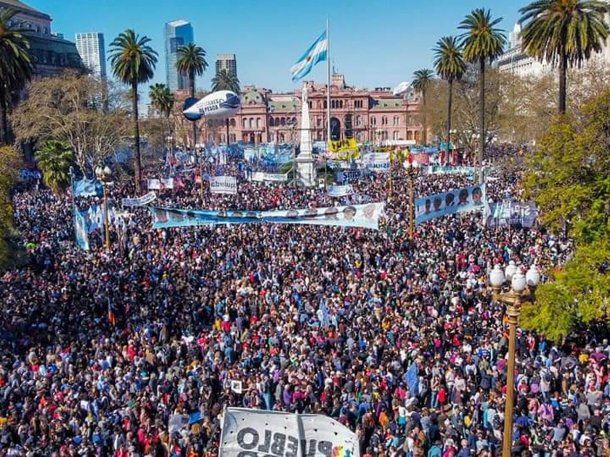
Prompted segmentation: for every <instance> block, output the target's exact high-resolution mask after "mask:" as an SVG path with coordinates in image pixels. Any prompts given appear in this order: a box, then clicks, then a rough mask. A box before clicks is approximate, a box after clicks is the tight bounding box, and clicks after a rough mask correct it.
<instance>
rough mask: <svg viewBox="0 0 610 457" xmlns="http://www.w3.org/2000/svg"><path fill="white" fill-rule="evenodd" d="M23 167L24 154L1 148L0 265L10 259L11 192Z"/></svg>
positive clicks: (8, 147) (11, 226)
mask: <svg viewBox="0 0 610 457" xmlns="http://www.w3.org/2000/svg"><path fill="white" fill-rule="evenodd" d="M22 166H23V156H22V154H21V153H20V152H19V151H18V150H17V149H15V148H14V147H12V146H4V147H0V265H3V264H4V263H5V262H6V261H7V260H8V258H9V248H8V246H9V245H8V239H9V237H10V236H11V233H12V232H13V206H12V201H11V195H10V191H11V189H12V188H13V186H14V185H15V183H16V182H17V178H18V176H19V170H21V168H22Z"/></svg>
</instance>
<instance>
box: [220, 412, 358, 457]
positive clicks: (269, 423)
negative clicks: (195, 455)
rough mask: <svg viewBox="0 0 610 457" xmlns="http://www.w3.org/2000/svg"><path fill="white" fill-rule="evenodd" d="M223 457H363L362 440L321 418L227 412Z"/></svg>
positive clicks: (223, 431) (273, 413) (221, 453)
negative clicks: (360, 446) (359, 441)
mask: <svg viewBox="0 0 610 457" xmlns="http://www.w3.org/2000/svg"><path fill="white" fill-rule="evenodd" d="M219 456H220V457H302V456H307V457H360V449H359V443H358V437H357V436H356V434H355V433H353V432H352V431H351V430H349V429H348V428H347V427H345V426H344V425H342V424H341V423H339V422H337V421H335V420H333V419H331V418H330V417H327V416H323V415H318V414H290V413H280V412H272V411H260V410H253V409H245V408H227V409H226V410H225V413H224V417H223V423H222V435H221V437H220V454H219Z"/></svg>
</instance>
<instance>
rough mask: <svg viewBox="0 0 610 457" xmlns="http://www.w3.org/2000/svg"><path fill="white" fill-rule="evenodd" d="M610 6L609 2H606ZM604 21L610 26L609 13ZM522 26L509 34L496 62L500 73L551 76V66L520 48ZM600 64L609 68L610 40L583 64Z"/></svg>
mask: <svg viewBox="0 0 610 457" xmlns="http://www.w3.org/2000/svg"><path fill="white" fill-rule="evenodd" d="M606 3H608V4H610V1H608V0H607V1H606ZM605 20H606V23H607V24H608V25H610V13H606V15H605ZM521 33H522V26H521V24H520V23H516V24H515V26H514V27H513V31H512V32H511V33H509V35H508V37H509V39H508V49H507V50H506V52H505V53H504V54H502V55H501V56H500V57H499V58H498V60H497V61H496V66H497V67H498V70H499V71H501V72H506V73H511V74H513V75H516V76H519V77H536V78H538V77H541V76H546V75H549V74H552V73H553V72H554V69H553V66H552V65H551V64H550V63H548V62H546V61H545V62H541V61H539V60H538V59H535V58H533V57H530V56H528V55H527V54H525V52H524V51H523V46H522V38H521ZM593 62H594V63H596V64H600V63H601V64H602V65H603V66H606V67H607V68H608V67H610V39H609V40H607V41H606V43H605V44H604V45H603V46H602V50H601V52H599V53H595V54H593V55H592V57H591V59H590V60H588V61H585V62H584V63H583V67H586V66H587V64H588V63H593Z"/></svg>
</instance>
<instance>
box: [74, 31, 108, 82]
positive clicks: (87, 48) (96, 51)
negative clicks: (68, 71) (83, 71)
mask: <svg viewBox="0 0 610 457" xmlns="http://www.w3.org/2000/svg"><path fill="white" fill-rule="evenodd" d="M76 49H78V53H79V54H80V57H81V59H82V60H83V63H84V64H85V67H87V68H88V69H89V70H91V72H92V73H93V75H95V76H97V77H99V78H105V77H106V51H105V49H104V34H103V33H99V32H91V33H77V34H76Z"/></svg>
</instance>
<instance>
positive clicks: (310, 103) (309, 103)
mask: <svg viewBox="0 0 610 457" xmlns="http://www.w3.org/2000/svg"><path fill="white" fill-rule="evenodd" d="M307 104H308V105H309V109H311V108H312V107H313V103H312V101H311V100H309V102H308V103H307Z"/></svg>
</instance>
